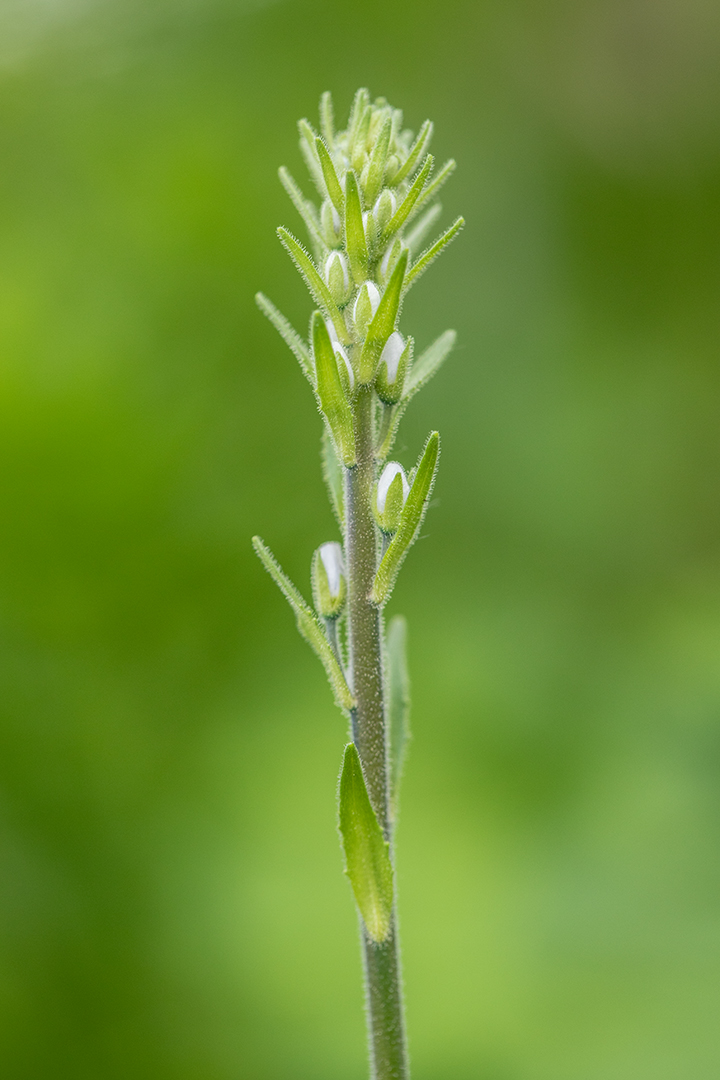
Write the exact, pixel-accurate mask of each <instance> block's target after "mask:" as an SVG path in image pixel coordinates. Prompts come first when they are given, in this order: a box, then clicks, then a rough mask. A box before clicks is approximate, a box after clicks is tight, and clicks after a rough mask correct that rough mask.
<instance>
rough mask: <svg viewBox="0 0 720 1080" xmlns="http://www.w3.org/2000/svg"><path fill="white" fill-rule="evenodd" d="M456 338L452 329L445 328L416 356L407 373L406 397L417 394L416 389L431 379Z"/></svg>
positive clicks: (419, 388)
mask: <svg viewBox="0 0 720 1080" xmlns="http://www.w3.org/2000/svg"><path fill="white" fill-rule="evenodd" d="M456 338H457V334H456V333H455V331H454V330H446V331H445V333H444V334H441V335H440V337H439V338H437V339H436V340H435V341H433V343H432V345H429V346H428V347H427V349H425V351H424V352H423V353H421V354H420V356H418V358H417V360H416V361H415V363H414V364H413V366H412V367H411V369H410V374H409V375H408V380H407V384H406V387H405V397H406V398H408V399H409V398H411V397H413V395H415V394H417V392H418V390H421V389H422V387H423V386H425V383H427V382H429V381H430V379H432V377H433V375H434V374H435V372H436V371H437V370H438V369H439V367H440V365H441V364H442V363H443V362H444V360H445V359H446V357H447V356H448V354H449V352H450V350H451V349H452V347H453V345H454V344H455V340H456Z"/></svg>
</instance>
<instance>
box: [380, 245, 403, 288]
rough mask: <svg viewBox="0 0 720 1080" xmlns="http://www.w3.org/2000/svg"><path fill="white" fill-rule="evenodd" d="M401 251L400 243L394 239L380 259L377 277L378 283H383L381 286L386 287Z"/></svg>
mask: <svg viewBox="0 0 720 1080" xmlns="http://www.w3.org/2000/svg"><path fill="white" fill-rule="evenodd" d="M402 249H403V246H402V242H401V241H400V240H397V239H396V240H395V241H394V243H392V244H391V245H390V247H389V248H388V249H387V251H386V252H385V254H384V255H383V257H382V259H381V260H380V266H379V267H378V277H379V278H380V281H381V282H382V283H383V285H387V283H388V281H389V280H390V277H391V275H392V272H393V270H394V269H395V266H396V265H397V261H398V259H399V258H400V256H401V254H402Z"/></svg>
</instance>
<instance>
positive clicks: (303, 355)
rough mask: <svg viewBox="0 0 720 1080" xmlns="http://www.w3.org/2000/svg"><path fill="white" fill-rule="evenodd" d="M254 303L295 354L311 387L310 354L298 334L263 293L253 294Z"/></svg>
mask: <svg viewBox="0 0 720 1080" xmlns="http://www.w3.org/2000/svg"><path fill="white" fill-rule="evenodd" d="M255 303H256V304H257V306H258V307H259V308H260V310H261V311H262V313H263V315H266V316H267V318H268V319H269V320H270V322H271V323H272V324H273V326H274V327H275V329H276V330H277V332H278V334H279V335H280V337H281V338H282V339H283V341H284V342H285V344H286V345H287V346H288V348H289V349H291V350H292V352H293V353H294V354H295V356H296V357H297V359H298V360H299V362H300V367H301V368H302V369H303V373H304V375H305V377H306V378H307V379H308V381H309V382H310V384H311V385H312V384H313V381H314V380H313V372H312V363H311V360H310V353H309V352H308V349H307V346H306V345H305V342H304V341H303V339H302V338H301V337H300V335H299V334H298V332H297V331H296V330H294V329H293V328H292V326H291V325H290V323H289V322H288V321H287V319H286V318H285V316H284V315H283V314H282V313H281V312H279V311H278V309H277V308H276V307H275V305H274V304H273V303H272V301H271V300H268V298H267V296H265V295H264V293H261V292H259V293H256V294H255Z"/></svg>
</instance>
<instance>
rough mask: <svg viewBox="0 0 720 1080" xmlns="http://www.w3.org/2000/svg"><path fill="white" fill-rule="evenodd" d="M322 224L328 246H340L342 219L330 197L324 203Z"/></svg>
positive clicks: (321, 217)
mask: <svg viewBox="0 0 720 1080" xmlns="http://www.w3.org/2000/svg"><path fill="white" fill-rule="evenodd" d="M320 224H321V225H322V231H323V235H324V237H325V242H326V243H327V245H328V247H331V248H335V247H339V246H340V244H341V243H342V221H341V219H340V215H339V214H338V212H337V210H336V209H335V207H334V206H333V204H332V203H331V202H330V200H329V199H326V200H325V202H324V203H323V204H322V208H321V210H320Z"/></svg>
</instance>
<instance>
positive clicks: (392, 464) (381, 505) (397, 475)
mask: <svg viewBox="0 0 720 1080" xmlns="http://www.w3.org/2000/svg"><path fill="white" fill-rule="evenodd" d="M409 494H410V484H409V483H408V478H407V476H406V475H405V470H404V469H403V467H402V465H400V464H399V463H398V462H397V461H388V463H387V465H386V466H385V468H384V469H383V471H382V473H381V474H380V479H379V480H378V484H377V494H376V496H375V507H376V512H377V521H378V524H379V526H380V528H381V529H382V531H383V532H385V533H390V534H392V533H394V532H397V528H398V525H399V524H400V515H401V514H402V509H403V507H404V505H405V501H406V499H407V497H408V495H409Z"/></svg>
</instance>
